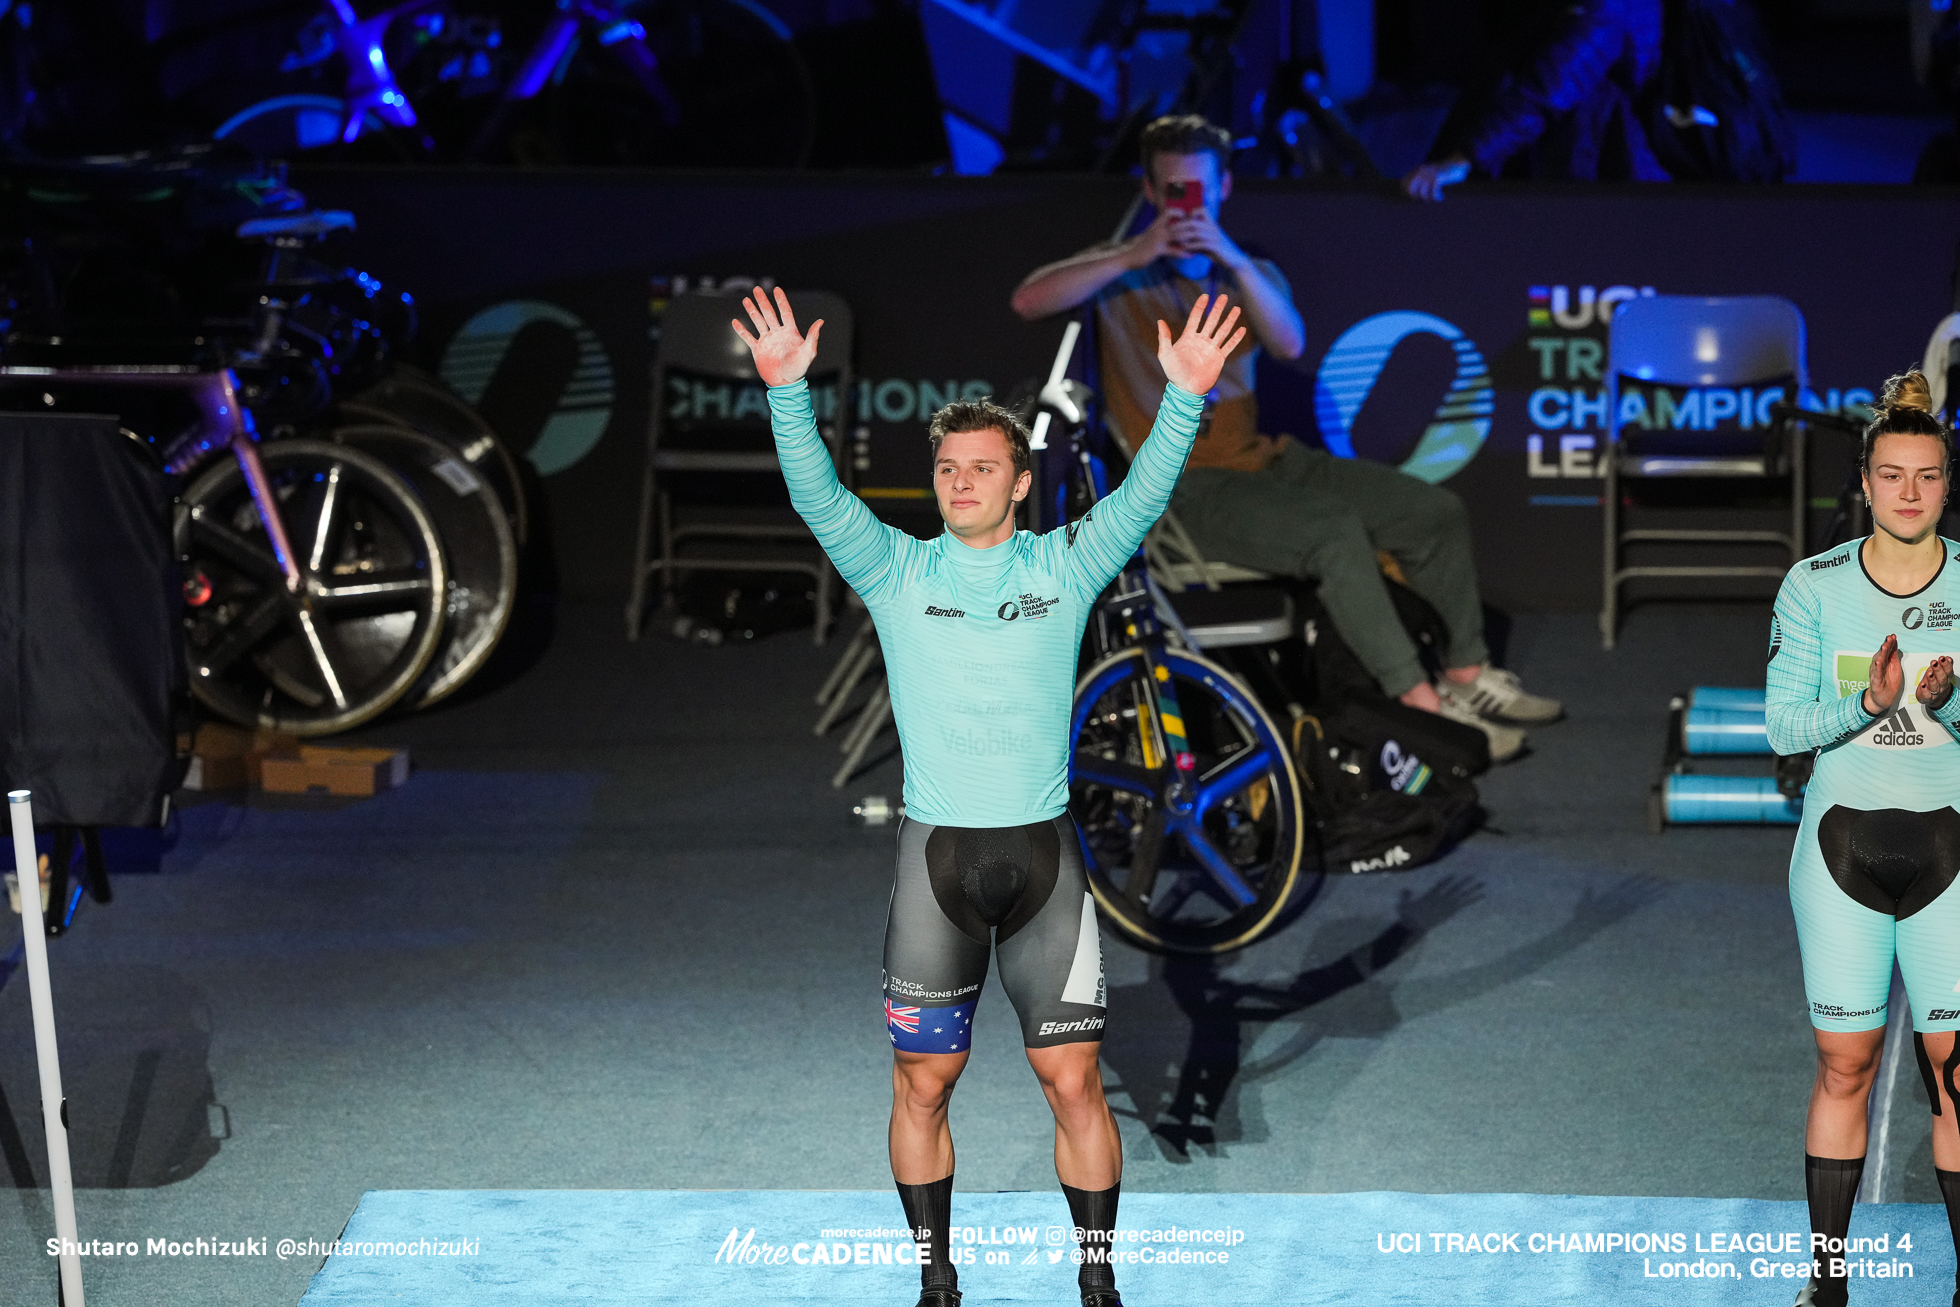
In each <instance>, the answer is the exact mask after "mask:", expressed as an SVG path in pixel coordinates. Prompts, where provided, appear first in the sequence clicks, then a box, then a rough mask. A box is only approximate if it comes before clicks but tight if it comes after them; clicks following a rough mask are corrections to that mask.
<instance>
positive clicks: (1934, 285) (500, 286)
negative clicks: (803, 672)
mask: <svg viewBox="0 0 1960 1307" xmlns="http://www.w3.org/2000/svg"><path fill="white" fill-rule="evenodd" d="M297 180H298V183H299V185H300V186H301V187H302V188H303V189H304V190H305V191H306V192H307V194H308V195H309V197H310V198H311V199H312V200H313V201H314V202H316V203H319V204H323V205H329V206H333V207H339V208H348V209H352V210H353V211H354V212H355V213H356V214H357V215H358V217H359V221H360V231H359V233H358V235H356V236H355V237H353V238H352V244H351V246H350V247H349V249H348V250H347V255H348V257H349V258H350V260H351V261H353V262H355V263H357V264H359V265H360V266H362V267H364V268H366V269H367V270H368V271H371V272H373V273H375V274H376V275H378V276H380V277H381V278H382V279H383V280H384V281H388V282H391V283H393V284H395V285H399V286H401V287H403V288H405V289H408V290H411V291H413V292H414V293H415V295H416V296H417V299H418V301H419V302H420V303H421V305H422V307H423V310H424V319H423V320H424V330H423V335H422V338H421V340H420V341H419V343H418V345H417V347H416V348H417V350H418V351H419V353H420V354H421V356H422V361H423V362H425V363H427V364H428V365H430V366H432V367H436V368H439V369H440V370H441V371H442V372H443V373H444V375H445V376H447V377H448V378H449V379H450V380H451V382H452V384H455V385H457V386H458V388H459V389H461V390H463V392H464V393H465V395H466V396H468V397H470V398H472V399H474V400H476V401H477V402H478V403H479V404H480V405H481V406H482V407H483V408H484V410H485V412H486V414H487V416H489V418H490V419H491V421H492V422H493V423H495V424H496V425H497V426H498V428H499V429H500V430H502V431H503V432H505V434H506V435H507V436H508V438H510V439H511V441H512V443H513V445H515V446H516V447H517V448H518V449H519V450H520V451H528V452H529V454H530V457H531V459H532V461H533V463H535V464H536V465H537V467H538V469H539V471H540V473H541V474H542V477H543V482H544V485H545V486H546V488H547V492H548V495H549V504H548V508H549V515H550V519H551V521H552V523H553V538H554V542H555V544H556V548H557V553H558V564H559V569H560V575H561V581H562V585H563V588H564V591H565V593H567V594H568V595H574V596H582V597H594V598H600V597H602V598H620V599H623V597H624V593H625V587H626V584H627V580H628V571H629V565H630V557H631V551H632V534H633V527H634V522H635V515H636V512H637V496H638V487H639V478H640V466H641V458H642V451H643V442H644V432H645V430H646V417H647V411H648V410H647V406H648V403H649V396H648V394H647V383H648V377H649V370H650V369H649V365H650V360H651V357H652V352H653V342H654V340H655V339H656V338H657V331H658V312H659V309H660V306H661V304H662V303H663V302H664V300H665V299H666V297H667V296H668V295H670V294H673V293H677V292H679V291H681V290H685V289H690V288H700V287H703V286H708V287H713V286H728V285H731V284H733V285H742V284H746V283H753V282H756V281H764V282H768V283H775V284H780V285H783V286H786V287H788V288H790V289H792V290H794V289H795V288H797V287H822V288H825V289H829V290H834V291H837V292H839V293H841V294H842V295H844V296H845V297H846V298H848V299H849V300H850V302H851V304H852V306H853V309H854V311H855V313H856V316H857V324H858V347H857V358H858V370H859V376H860V378H862V381H861V383H860V385H859V399H860V402H861V403H862V404H863V405H864V413H863V421H864V424H865V426H866V427H868V429H869V443H868V454H869V463H868V466H867V467H866V468H865V470H864V471H863V472H861V473H860V484H861V485H862V486H863V487H864V488H865V493H866V495H867V498H869V499H870V501H871V502H872V504H873V505H874V507H876V508H877V509H878V510H879V511H880V513H881V514H883V515H885V516H886V517H888V518H889V519H891V520H894V521H898V522H900V523H902V524H904V525H908V526H912V527H915V528H916V529H920V530H929V529H931V518H930V503H929V501H928V500H926V499H925V498H923V495H924V492H925V487H926V485H927V455H926V445H925V440H924V432H925V422H926V419H927V418H928V417H929V416H930V414H931V411H932V409H933V408H934V407H936V406H937V405H938V404H941V403H944V402H946V401H947V400H948V399H951V398H961V397H964V398H970V397H972V396H974V395H976V394H982V393H994V394H1005V393H1007V392H1008V391H1009V390H1011V389H1012V388H1013V387H1014V386H1015V385H1016V384H1017V383H1019V382H1021V381H1024V380H1027V379H1031V378H1034V377H1036V376H1038V375H1040V374H1043V373H1045V372H1046V370H1047V367H1048V363H1049V360H1050V359H1051V357H1052V355H1053V353H1054V350H1055V348H1056V346H1057V344H1058V343H1059V341H1060V339H1061V333H1062V324H1061V322H1060V321H1059V320H1056V321H1050V322H1045V323H1037V324H1028V323H1023V322H1021V321H1020V320H1019V319H1017V318H1016V317H1015V316H1014V314H1013V313H1012V312H1011V311H1010V310H1009V308H1008V303H1007V301H1008V294H1009V292H1010V291H1011V290H1012V289H1013V287H1014V286H1015V284H1016V283H1017V282H1018V281H1019V280H1020V279H1021V278H1022V277H1023V276H1024V275H1025V274H1026V273H1027V272H1028V271H1029V270H1030V269H1032V268H1034V267H1035V266H1037V265H1038V264H1041V263H1044V262H1046V261H1048V260H1050V259H1054V258H1059V257H1061V256H1062V255H1065V254H1068V253H1070V252H1072V251H1074V250H1076V249H1079V248H1081V247H1082V246H1084V245H1087V244H1089V243H1091V242H1092V241H1095V240H1099V239H1102V238H1104V237H1106V236H1107V235H1108V234H1109V232H1110V230H1111V228H1112V227H1113V225H1114V224H1115V223H1116V222H1117V221H1118V220H1119V219H1120V218H1121V216H1122V214H1123V211H1124V209H1125V206H1126V205H1127V203H1128V201H1129V199H1130V196H1131V187H1130V183H1128V182H1125V181H1123V180H1121V179H1114V178H1084V177H1044V178H1037V177H999V178H941V177H917V178H913V177H852V176H847V175H837V174H831V175H823V176H762V175H747V176H743V175H736V176H712V175H658V174H638V175H633V174H617V173H609V174H603V175H602V174H596V173H509V172H495V173H493V172H483V173H457V172H447V173H443V172H429V173H415V172H401V171H394V170H389V171H378V170H377V171H360V170H338V169H333V170H327V169H322V170H314V171H309V172H306V173H304V174H302V175H300V176H299V177H298V179H297ZM1223 220H1224V224H1225V226H1226V227H1227V229H1228V230H1230V231H1231V232H1232V233H1233V234H1234V235H1235V236H1236V237H1237V238H1238V239H1239V240H1241V241H1242V242H1243V243H1245V244H1247V245H1248V246H1251V247H1255V248H1256V249H1258V250H1259V251H1260V252H1263V253H1266V254H1269V255H1270V256H1272V257H1273V258H1275V259H1276V260H1278V262H1279V264H1280V266H1281V267H1282V268H1283V269H1284V270H1285V272H1286V275H1287V277H1288V278H1289V279H1290V281H1291V282H1292V286H1293V290H1294V294H1295V297H1296V299H1297V301H1298V303H1299V305H1300V308H1301V311H1302V313H1303V314H1304V316H1305V319H1306V324H1307V337H1308V345H1307V350H1306V353H1305V354H1304V355H1303V356H1302V357H1301V359H1299V360H1298V361H1297V362H1280V361H1273V360H1268V361H1267V362H1266V363H1265V364H1264V365H1262V368H1261V373H1260V393H1261V404H1262V414H1263V424H1264V426H1265V427H1266V429H1267V430H1269V431H1284V432H1290V433H1293V434H1294V435H1296V436H1298V437H1299V438H1301V439H1303V440H1307V441H1309V442H1313V443H1322V444H1325V445H1327V446H1328V447H1329V448H1332V449H1334V450H1336V451H1337V452H1341V453H1349V452H1351V453H1353V454H1355V455H1357V456H1360V457H1367V458H1374V459H1378V460H1381V461H1385V462H1389V463H1394V464H1397V465H1401V466H1404V467H1406V468H1407V469H1408V470H1409V471H1411V472H1412V473H1413V474H1415V475H1420V476H1423V477H1425V478H1426V479H1430V480H1439V481H1442V482H1443V483H1444V484H1447V485H1448V486H1449V487H1450V488H1451V489H1453V490H1455V491H1456V492H1457V493H1459V494H1460V495H1462V496H1463V498H1464V499H1465V501H1466V502H1467V503H1468V504H1469V506H1470V511H1471V516H1472V519H1473V522H1474V524H1475V531H1476V539H1477V554H1478V565H1479V568H1480V572H1481V575H1482V577H1483V581H1484V586H1485V590H1486V596H1487V598H1488V599H1489V600H1490V601H1491V602H1493V603H1496V604H1498V605H1500V606H1503V607H1510V608H1584V607H1588V606H1591V605H1594V604H1596V603H1597V600H1598V592H1599V580H1598V576H1599V560H1600V542H1599V530H1600V526H1599V507H1598V496H1599V481H1598V479H1597V475H1596V471H1595V454H1596V451H1597V447H1598V442H1599V440H1600V437H1601V434H1602V432H1603V431H1604V427H1605V417H1606V402H1605V385H1606V378H1605V369H1604V355H1605V348H1604V344H1605V327H1606V322H1607V321H1608V319H1610V316H1611V314H1612V311H1613V309H1614V307H1615V306H1617V305H1618V304H1619V303H1621V302H1624V301H1625V300H1626V299H1628V298H1631V297H1634V296H1638V295H1642V294H1654V293H1659V294H1699V295H1746V294H1769V295H1783V296H1787V297H1788V298H1790V299H1791V300H1793V301H1795V302H1796V304H1797V305H1798V307H1799V308H1800V309H1801V310H1802V311H1803V314H1804V316H1805V318H1806V320H1807V322H1808V328H1809V385H1808V387H1807V391H1808V393H1807V394H1806V395H1805V396H1803V397H1802V398H1803V399H1804V402H1806V403H1807V404H1809V405H1811V406H1812V407H1816V408H1820V409H1837V408H1839V407H1842V406H1845V405H1849V404H1855V403H1857V402H1860V401H1862V400H1867V399H1869V398H1870V396H1871V394H1872V392H1873V391H1874V390H1876V389H1877V387H1878V384H1879V382H1880V381H1882V380H1883V378H1884V377H1885V376H1887V375H1888V374H1889V373H1892V372H1895V371H1897V370H1899V369H1900V368H1902V367H1904V366H1906V365H1908V364H1910V363H1913V362H1915V361H1917V360H1918V359H1919V357H1920V355H1921V354H1922V353H1923V351H1924V348H1925V343H1926V340H1927V337H1928V336H1929V335H1930V333H1931V331H1932V329H1933V326H1934V324H1935V323H1936V322H1938V321H1939V319H1940V318H1942V317H1943V316H1944V315H1945V314H1946V313H1947V312H1948V311H1949V310H1950V309H1951V308H1952V307H1953V302H1954V292H1953V287H1952V274H1953V267H1954V260H1953V251H1954V243H1955V239H1956V236H1960V196H1957V195H1953V194H1948V193H1943V192H1933V193H1927V192H1921V191H1906V190H1903V189H1888V190H1878V189H1862V188H1809V187H1804V188H1799V187H1788V188H1781V189H1776V190H1769V191H1761V192H1756V191H1703V190H1698V189H1693V188H1686V187H1673V188H1661V187H1632V188H1624V187H1592V188H1555V189H1540V188H1531V189H1524V190H1489V191H1485V192H1483V193H1477V192H1475V191H1468V192H1462V193H1458V194H1455V195H1453V196H1452V198H1451V199H1450V200H1449V201H1447V202H1446V203H1444V204H1440V205H1418V204H1415V203H1412V202H1410V201H1407V200H1405V199H1402V198H1400V197H1399V196H1396V195H1393V194H1391V193H1389V192H1387V191H1385V190H1380V189H1373V188H1370V189H1338V190H1330V189H1323V188H1308V187H1303V186H1300V185H1297V184H1290V183H1262V182H1247V183H1242V184H1241V185H1240V187H1239V188H1238V190H1237V193H1236V194H1235V195H1234V197H1233V199H1232V200H1231V201H1230V202H1229V203H1228V204H1227V206H1226V208H1225V210H1224V214H1223ZM1780 397H1783V396H1780V395H1776V396H1773V395H1769V394H1766V393H1764V392H1762V391H1760V390H1751V391H1749V392H1746V393H1739V392H1734V391H1726V390H1725V391H1719V392H1716V391H1711V392H1706V393H1697V392H1692V391H1690V392H1680V393H1677V394H1675V395H1673V396H1670V397H1667V398H1666V399H1664V400H1661V399H1659V398H1658V397H1657V400H1656V403H1655V404H1654V405H1653V406H1652V408H1651V409H1645V410H1643V411H1644V412H1646V415H1647V418H1648V420H1649V421H1652V420H1654V418H1655V413H1656V412H1658V414H1659V420H1660V421H1662V422H1665V423H1667V424H1668V425H1669V426H1670V427H1671V428H1672V429H1674V430H1678V431H1683V432H1687V431H1693V430H1695V429H1697V428H1700V427H1738V426H1748V425H1750V424H1752V423H1753V422H1754V421H1756V420H1757V419H1758V418H1759V417H1761V416H1762V415H1764V414H1766V413H1767V406H1768V404H1769V403H1770V402H1773V400H1774V399H1775V398H1780ZM669 402H670V403H673V404H678V405H682V406H692V407H694V408H696V409H698V410H702V411H704V412H713V413H716V414H719V412H720V406H721V405H722V404H727V405H728V406H729V412H730V413H731V415H732V414H735V413H739V412H741V411H743V409H744V405H743V404H742V398H741V396H740V395H739V394H737V395H723V394H720V393H717V392H715V391H714V390H713V389H712V388H709V389H705V390H697V391H693V392H689V393H681V392H678V391H677V392H676V394H675V395H674V396H671V397H670V400H669ZM752 406H753V401H751V404H750V407H752ZM1848 466H1849V460H1848V459H1846V458H1843V457H1841V456H1837V457H1826V458H1823V459H1821V460H1820V465H1819V469H1818V480H1817V482H1816V485H1815V492H1816V493H1817V494H1818V495H1821V496H1829V495H1832V494H1834V493H1835V491H1836V488H1837V484H1838V481H1839V479H1840V478H1841V477H1842V475H1843V469H1844V468H1845V467H1848ZM907 496H911V497H910V498H908V497H907ZM1820 516H1821V515H1820Z"/></svg>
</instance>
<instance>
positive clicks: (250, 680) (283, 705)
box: [175, 440, 448, 735]
mask: <svg viewBox="0 0 1960 1307" xmlns="http://www.w3.org/2000/svg"><path fill="white" fill-rule="evenodd" d="M258 455H259V459H260V461H261V462H262V463H263V464H264V466H265V471H266V479H267V480H268V482H269V483H270V485H271V490H272V495H273V502H274V503H275V504H276V505H277V510H278V514H279V518H280V520H281V521H282V522H283V524H284V527H285V534H286V539H287V543H288V545H289V546H290V548H291V550H292V553H293V562H294V564H295V565H296V567H297V568H298V572H299V577H300V588H299V590H298V591H297V592H294V591H293V590H291V589H290V588H288V586H287V583H286V578H285V574H284V571H283V569H282V568H281V566H280V563H279V559H278V557H277V555H276V553H275V552H274V550H273V547H272V544H271V542H270V540H269V539H268V537H267V534H266V531H265V528H264V526H263V525H262V523H261V521H260V518H259V511H258V508H257V506H256V504H255V503H254V501H253V496H252V492H251V489H250V488H249V487H248V486H247V484H246V481H245V476H244V473H243V471H242V470H241V469H240V467H239V465H238V463H237V461H236V460H234V459H225V460H224V461H222V462H219V463H216V464H214V465H213V466H212V467H211V469H210V470H209V471H207V472H205V473H204V474H203V475H202V476H200V477H199V478H198V479H197V480H196V481H195V482H193V483H192V484H191V486H190V488H189V489H188V490H186V491H185V492H184V495H183V498H182V500H181V501H180V502H179V505H178V509H177V515H176V524H175V537H176V546H177V552H178V555H179V556H180V557H181V558H182V559H183V565H184V569H185V576H186V585H185V599H186V603H187V607H186V609H185V618H184V635H185V648H186V655H187V658H188V661H189V664H190V673H191V689H192V690H193V692H195V693H196V695H197V697H198V698H199V699H201V700H202V701H203V702H204V703H205V704H206V705H208V706H209V707H210V708H211V709H212V711H214V712H216V713H217V714H219V715H220V716H222V717H225V718H228V719H229V720H231V721H234V722H237V723H239V724H241V725H246V726H264V727H268V728H270V729H273V730H279V731H289V732H291V733H293V734H295V735H325V734H329V733H331V732H333V731H343V730H346V729H348V728H350V727H353V726H358V725H360V724H361V723H362V722H365V721H369V720H371V719H373V718H375V717H377V716H379V715H380V714H382V713H384V712H386V711H387V710H388V709H389V708H390V707H391V706H393V705H394V704H395V703H396V702H397V701H398V700H400V699H401V698H402V696H403V695H405V694H407V693H408V692H409V690H410V689H411V688H412V687H413V686H414V685H415V684H416V682H417V681H418V680H419V679H420V678H421V676H422V673H423V672H424V671H425V670H426V669H427V668H428V666H429V663H430V660H432V659H433V658H434V657H435V655H436V651H437V649H438V648H439V647H440V645H441V642H442V626H443V610H444V607H445V601H446V596H447V593H448V568H447V566H446V564H445V561H444V559H443V552H442V542H441V539H440V538H439V537H438V536H437V534H436V528H435V523H434V522H433V521H432V520H431V518H430V516H429V514H428V512H427V511H426V510H425V509H424V508H423V507H422V503H421V500H420V499H418V498H417V497H416V494H415V492H414V491H412V490H411V489H409V487H408V485H407V483H405V482H404V481H403V480H402V478H401V477H399V476H397V475H396V474H395V473H394V472H392V471H390V470H389V469H388V466H387V465H386V464H385V463H383V462H381V460H379V459H377V458H375V457H374V456H373V455H371V454H366V453H363V452H361V451H360V450H358V449H353V448H350V447H348V446H345V445H334V444H327V443H324V442H318V441H311V440H282V441H275V442H272V443H270V444H267V445H264V446H261V447H260V448H259V450H258Z"/></svg>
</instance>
